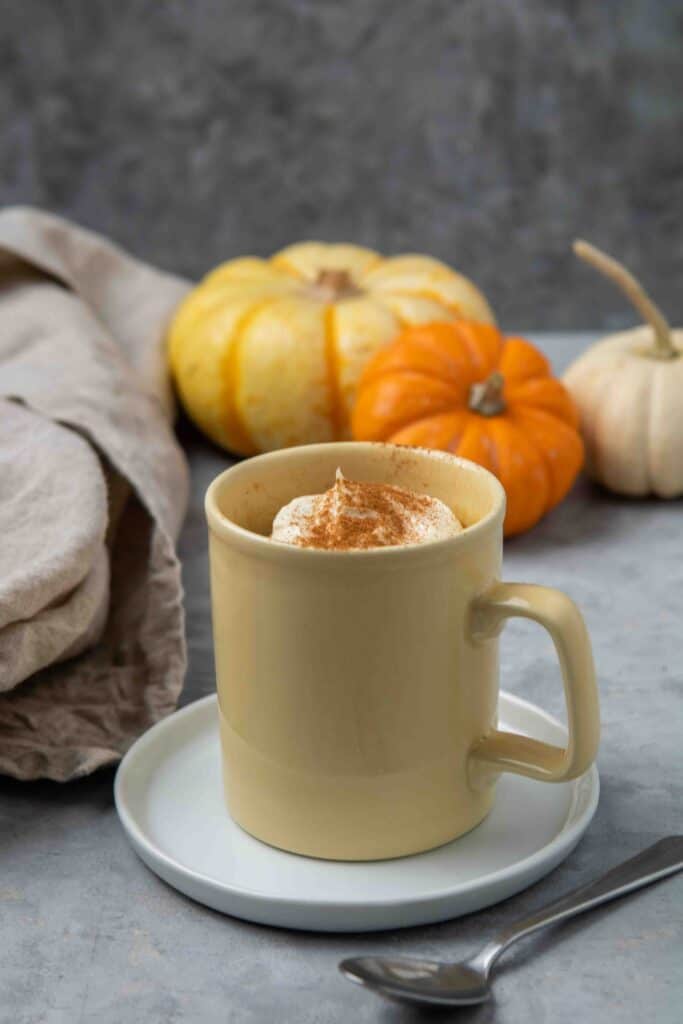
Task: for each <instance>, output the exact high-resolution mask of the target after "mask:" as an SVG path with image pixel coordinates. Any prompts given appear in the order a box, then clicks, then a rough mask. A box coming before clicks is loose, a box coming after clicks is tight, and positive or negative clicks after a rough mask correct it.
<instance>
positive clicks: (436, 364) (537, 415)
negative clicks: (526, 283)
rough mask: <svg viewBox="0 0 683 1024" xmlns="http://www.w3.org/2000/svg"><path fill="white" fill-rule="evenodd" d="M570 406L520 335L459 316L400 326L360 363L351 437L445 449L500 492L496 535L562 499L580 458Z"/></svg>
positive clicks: (523, 526) (521, 526)
mask: <svg viewBox="0 0 683 1024" xmlns="http://www.w3.org/2000/svg"><path fill="white" fill-rule="evenodd" d="M578 422H579V421H578V414H577V411H576V408H575V406H574V403H573V401H572V399H571V397H570V395H569V393H568V391H567V390H566V389H565V388H564V386H563V385H562V384H561V383H560V381H559V380H556V379H555V378H554V377H553V376H552V375H551V370H550V364H549V362H548V360H547V359H546V357H545V356H544V355H543V354H542V353H541V352H539V351H538V349H536V348H534V346H533V345H532V344H530V342H528V341H525V340H524V339H523V338H512V337H511V338H506V337H504V336H503V335H502V334H501V333H500V331H499V330H498V329H497V328H496V327H493V326H492V325H490V324H484V323H473V322H470V321H466V320H460V321H455V322H453V323H433V324H426V325H421V326H416V327H408V328H407V329H406V330H404V331H403V333H402V334H401V335H399V337H398V338H397V339H396V341H395V342H393V343H392V344H391V345H389V346H388V347H387V348H385V349H383V350H381V351H380V352H378V353H377V355H376V356H375V357H374V358H373V359H372V360H371V361H370V362H369V363H368V365H367V367H366V368H365V371H364V373H363V375H362V376H361V379H360V383H359V389H358V397H357V401H356V405H355V409H354V413H353V419H352V428H353V434H354V437H355V438H356V439H357V440H359V441H391V442H393V443H394V444H405V445H418V446H422V447H425V448H439V449H442V450H444V451H449V452H454V453H455V454H456V455H460V456H462V457H463V458H466V459H472V460H473V461H474V462H478V463H479V464H480V465H482V466H485V467H486V468H487V469H490V470H491V472H492V473H495V475H496V476H497V477H498V479H499V480H500V482H501V483H502V484H503V487H504V488H505V491H506V493H507V515H506V517H505V534H506V536H510V535H511V534H515V533H521V532H522V531H523V530H527V529H529V527H531V526H533V525H534V524H535V523H537V522H538V520H539V519H540V518H541V517H542V516H544V515H545V514H546V512H548V511H549V510H550V509H551V508H553V507H554V506H555V505H557V503H558V502H559V501H561V500H562V498H564V496H565V495H566V493H567V491H568V490H569V488H570V487H571V485H572V483H573V482H574V479H575V478H576V475H577V473H578V472H579V470H580V468H581V465H582V463H583V443H582V441H581V437H580V435H579V433H578Z"/></svg>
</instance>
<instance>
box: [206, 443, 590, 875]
mask: <svg viewBox="0 0 683 1024" xmlns="http://www.w3.org/2000/svg"><path fill="white" fill-rule="evenodd" d="M338 466H339V467H341V469H342V471H343V472H344V475H345V476H347V477H349V478H350V479H353V480H367V481H375V482H383V483H387V484H395V485H398V486H400V487H405V488H410V489H412V490H415V491H418V492H421V493H424V494H430V495H432V496H433V497H436V498H440V499H441V500H442V501H444V502H445V503H446V504H447V505H449V506H450V507H451V508H452V509H453V511H454V512H455V513H456V515H457V516H458V518H459V519H460V520H461V522H462V523H463V524H464V525H465V526H466V527H467V529H466V530H465V531H464V532H463V533H461V534H459V535H457V536H455V537H452V538H449V539H446V540H441V541H436V542H433V543H428V544H422V545H410V546H403V547H392V548H381V549H375V550H369V551H320V550H313V549H307V548H298V547H294V546H291V545H286V544H279V543H274V542H272V541H271V540H269V539H268V534H269V532H270V528H271V524H272V521H273V517H274V516H275V514H276V512H277V511H278V510H279V509H280V508H281V507H282V506H283V505H285V504H287V503H288V502H289V501H291V500H292V498H294V497H298V496H299V495H302V494H315V493H321V492H323V491H325V490H326V489H327V488H328V487H330V486H331V484H332V483H333V481H334V476H335V471H336V469H337V467H338ZM504 511H505V494H504V491H503V488H502V487H501V485H500V483H499V482H498V481H497V480H496V478H495V477H494V476H493V475H492V474H490V473H488V472H487V471H486V470H484V469H482V468H481V467H480V466H477V465H475V464H474V463H471V462H468V461H466V460H463V459H458V458H455V457H454V456H451V455H448V454H444V453H440V452H435V451H428V450H425V449H419V448H405V447H400V448H399V447H395V446H392V445H382V444H360V443H352V442H350V443H339V444H323V445H310V446H305V447H301V448H290V449H284V450H282V451H277V452H272V453H270V454H267V455H261V456H258V457H256V458H252V459H249V460H248V461H245V462H241V463H239V464H238V465H236V466H234V467H233V468H231V469H228V470H226V472H224V473H222V474H221V475H220V476H219V477H217V479H216V480H214V481H213V483H212V484H211V486H210V487H209V489H208V492H207V495H206V513H207V517H208V522H209V534H210V536H209V540H210V563H211V600H212V614H213V631H214V645H215V655H216V672H217V688H218V703H219V709H220V711H219V714H220V735H221V746H222V756H223V768H224V772H223V774H224V784H225V793H226V799H227V804H228V809H229V811H230V813H231V815H232V817H233V818H234V820H235V821H236V822H237V823H238V824H239V825H241V826H242V827H243V828H244V829H245V830H246V831H247V832H249V833H251V834H252V835H254V836H256V837H257V838H259V839H261V840H264V841H265V842H267V843H270V844H272V845H273V846H277V847H280V848H282V849H285V850H291V851H294V852H296V853H301V854H307V855H309V856H313V857H325V858H332V859H339V860H373V859H377V858H385V857H399V856H404V855H406V854H412V853H416V852H418V851H423V850H428V849H431V848H432V847H436V846H439V845H441V844H442V843H446V842H449V841H450V840H452V839H455V838H456V837H457V836H460V835H462V834H463V833H465V832H467V831H469V830H470V829H471V828H473V827H474V826H475V825H477V824H478V823H479V822H480V821H481V820H482V819H483V818H484V817H485V816H486V814H487V813H488V811H489V810H490V808H491V806H492V803H493V798H494V789H495V782H496V778H497V777H498V775H499V774H500V772H501V771H509V772H516V773H518V774H521V775H527V776H529V777H531V778H534V779H539V780H541V781H545V782H562V781H564V780H567V779H571V778H573V777H575V776H577V775H580V774H581V773H582V772H584V771H585V770H586V769H587V768H588V767H589V765H590V764H591V762H592V761H593V759H594V757H595V754H596V751H597V746H598V736H599V712H598V699H597V692H596V686H595V676H594V670H593V662H592V656H591V649H590V643H589V640H588V636H587V633H586V629H585V626H584V623H583V619H582V617H581V614H580V612H579V611H578V609H577V608H576V606H575V605H574V604H573V602H572V601H571V600H570V599H569V598H568V597H566V596H565V595H564V594H562V593H561V592H559V591H557V590H552V589H549V588H547V587H540V586H534V585H530V584H519V583H501V582H500V579H499V576H500V568H501V561H502V524H503V516H504ZM513 616H522V617H525V618H529V619H533V620H535V621H536V622H539V623H540V624H541V625H543V626H544V627H545V628H546V629H547V630H548V632H549V633H550V635H551V637H552V639H553V641H554V643H555V647H556V649H557V654H558V657H559V661H560V665H561V668H562V675H563V679H564V689H565V697H566V705H567V720H568V729H569V738H568V744H567V748H566V749H561V748H559V747H554V746H550V745H549V744H547V743H543V742H541V741H540V740H535V739H532V738H528V737H524V736H520V735H517V734H514V733H508V732H503V731H499V730H498V729H497V705H498V640H497V637H498V634H499V632H500V630H501V628H502V626H503V623H504V622H505V620H506V619H508V618H511V617H513Z"/></svg>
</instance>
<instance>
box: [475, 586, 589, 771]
mask: <svg viewBox="0 0 683 1024" xmlns="http://www.w3.org/2000/svg"><path fill="white" fill-rule="evenodd" d="M517 616H519V617H521V618H524V619H532V620H533V621H534V622H539V623H540V624H541V625H542V626H544V627H545V629H547V630H548V632H549V633H550V636H551V637H552V640H553V643H554V644H555V650H556V651H557V656H558V658H559V661H560V667H561V669H562V679H563V682H564V693H565V700H566V703H567V724H568V727H569V730H568V731H569V741H568V743H567V748H566V750H563V749H562V747H554V746H552V745H551V744H549V743H543V742H542V741H541V740H535V739H531V738H530V737H527V736H521V735H519V734H518V733H513V732H503V731H500V730H498V729H494V730H493V731H492V732H490V733H488V735H486V736H483V737H482V738H481V739H480V740H478V741H477V742H476V743H475V745H474V747H473V748H472V750H471V752H470V757H471V758H472V759H473V760H474V761H477V762H480V764H481V766H482V767H485V768H486V767H488V768H493V769H495V770H497V771H504V772H514V773H515V774H516V775H527V776H528V777H529V778H530V779H539V780H540V781H542V782H565V781H566V780H568V779H574V778H576V776H577V775H581V774H582V773H583V772H585V771H586V769H587V768H588V767H589V766H590V765H591V764H592V762H593V761H594V759H595V755H596V753H597V750H598V741H599V738H600V711H599V707H598V692H597V687H596V684H595V669H594V667H593V655H592V653H591V645H590V640H589V638H588V633H587V631H586V626H585V623H584V621H583V617H582V615H581V612H580V611H579V609H578V608H577V607H576V605H575V604H574V602H573V601H572V600H571V599H570V598H569V597H567V595H566V594H563V593H562V592H561V591H560V590H554V589H553V588H551V587H540V586H536V585H535V584H532V583H495V584H494V585H493V586H492V587H491V588H490V589H489V590H487V591H486V592H485V593H484V594H482V595H480V596H479V597H478V598H476V599H475V601H474V602H473V604H472V606H471V617H470V635H471V638H472V640H473V642H475V643H480V642H482V641H485V640H490V639H492V638H493V637H496V636H498V634H499V633H500V631H501V629H502V628H503V625H504V624H505V620H506V619H510V618H513V617H517Z"/></svg>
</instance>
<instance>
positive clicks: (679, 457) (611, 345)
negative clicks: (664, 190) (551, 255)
mask: <svg viewBox="0 0 683 1024" xmlns="http://www.w3.org/2000/svg"><path fill="white" fill-rule="evenodd" d="M574 251H575V252H576V254H577V256H579V257H580V258H581V259H584V260H586V262H588V263H591V264H592V265H593V266H595V267H596V268H597V269H598V270H600V271H601V272H602V273H604V274H605V275H606V276H607V277H609V278H611V279H612V280H613V281H614V282H615V283H616V284H617V285H618V286H619V287H620V288H621V289H622V291H623V292H624V293H625V294H626V295H627V296H628V298H629V299H630V300H631V302H632V303H633V304H634V306H635V307H636V308H637V309H638V310H639V312H640V313H641V315H642V316H643V318H644V319H645V320H646V321H647V323H648V326H646V327H636V328H635V329H634V330H630V331H623V332H622V333H620V334H612V335H609V336H608V337H606V338H603V339H602V341H599V342H597V344H595V345H592V346H591V347H590V348H589V349H587V350H586V352H584V353H583V355H582V356H580V357H579V358H578V359H577V360H576V362H575V363H573V364H572V366H570V368H569V369H568V370H567V372H566V374H565V375H564V383H565V384H566V386H567V388H568V389H569V391H570V392H571V393H572V396H573V398H574V400H575V402H576V404H577V406H578V409H579V415H580V418H581V432H582V434H583V439H584V442H585V445H586V466H585V468H586V472H587V473H588V475H589V476H591V477H592V478H593V479H594V480H597V481H598V482H599V483H601V484H603V485H604V486H605V487H607V488H609V489H610V490H611V491H615V492H616V493H617V494H626V495H631V496H633V497H642V496H645V495H648V494H655V495H656V496H657V497H659V498H675V497H678V496H679V495H681V494H683V330H672V329H671V327H670V326H669V324H668V323H667V322H666V320H665V319H664V317H663V316H662V314H661V312H660V311H659V310H658V309H657V307H656V306H655V305H654V303H653V302H652V301H651V300H650V299H649V298H648V296H647V295H646V294H645V292H644V291H643V289H642V288H641V286H640V285H639V284H638V282H637V281H636V280H635V278H634V277H633V276H632V275H631V274H630V273H629V272H628V271H627V270H626V268H625V267H623V266H622V265H621V264H620V263H617V261H616V260H613V259H612V258H611V257H609V256H607V255H605V254H604V253H602V252H600V250H599V249H596V248H595V247H594V246H592V245H589V244H588V243H587V242H581V241H578V242H575V243H574Z"/></svg>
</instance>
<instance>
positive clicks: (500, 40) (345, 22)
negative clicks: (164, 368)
mask: <svg viewBox="0 0 683 1024" xmlns="http://www.w3.org/2000/svg"><path fill="white" fill-rule="evenodd" d="M682 44H683V3H682V2H680V0H574V2H571V0H564V2H544V0H412V2H409V0H334V2H333V0H184V2H183V0H163V2H157V0H117V2H116V3H112V2H111V0H2V2H0V202H2V203H25V202H30V203H36V204H39V205H41V206H45V207H48V208H50V209H52V210H55V211H58V212H61V213H63V214H65V215H68V216H70V217H74V218H76V219H77V220H79V221H81V222H82V223H84V224H87V225H89V226H92V227H94V228H97V229H99V230H102V231H105V232H108V233H109V234H110V235H111V236H113V237H114V238H115V239H117V240H118V241H119V242H121V243H122V244H123V245H125V246H127V247H129V248H130V249H131V250H133V251H134V252H136V253H138V254H139V255H141V256H143V257H145V258H147V259H150V260H152V261H154V262H156V263H158V264H160V265H162V266H164V267H167V268H170V269H174V270H176V271H179V272H181V273H185V274H188V275H191V276H198V275H200V274H201V273H202V272H203V271H204V270H206V269H207V268H208V267H209V266H211V265H212V264H214V263H216V262H218V261H220V260H221V259H224V258H226V257H229V256H233V255H237V254H241V253H245V252H254V253H257V254H263V255H265V254H267V253H269V252H270V251H271V250H273V249H275V248H277V247H280V246H282V245H284V244H287V243H289V242H291V241H294V240H298V239H301V238H315V237H319V238H323V239H344V240H353V241H357V242H361V243H365V244H368V245H370V246H374V247H378V248H380V249H383V250H386V251H390V252H398V251H402V250H413V251H425V252H431V253H433V254H434V255H436V256H439V257H441V258H443V259H445V260H448V261H450V262H452V263H453V264H454V265H456V266H457V267H458V268H460V269H462V270H464V271H465V272H466V273H468V274H469V275H470V276H472V277H473V278H474V279H475V280H476V281H477V282H478V283H479V284H480V285H481V286H482V287H483V288H484V289H485V291H486V292H487V293H488V295H489V297H490V299H491V301H492V302H493V304H494V306H495V307H496V309H497V311H498V313H499V316H500V318H501V320H502V321H503V322H505V323H507V324H508V325H510V326H515V327H518V328H530V327H546V328H561V327H582V326H583V327H588V326H596V325H599V324H604V325H608V326H609V325H615V324H620V323H627V322H629V321H630V319H631V317H630V315H629V313H628V310H627V308H626V307H625V305H624V303H623V302H622V301H621V300H620V298H619V297H618V296H617V295H616V294H615V293H614V292H613V291H612V290H611V289H610V288H609V287H608V286H607V285H606V284H605V285H604V286H603V285H602V284H601V283H600V282H598V281H597V280H596V279H595V278H594V277H592V276H591V273H590V272H589V271H588V270H587V269H584V268H581V267H578V266H576V265H575V264H574V261H573V258H572V257H571V256H570V255H569V250H568V246H569V243H570V241H571V239H572V237H573V236H574V235H576V234H583V235H585V236H586V237H588V238H590V239H591V240H593V241H595V242H596V243H599V244H601V245H604V246H605V247H607V248H608V249H610V250H611V251H613V252H614V253H615V254H618V255H620V256H621V257H622V258H624V259H625V260H626V261H627V262H628V263H629V264H630V265H631V266H632V268H633V269H634V270H636V271H637V272H638V273H640V274H642V276H643V278H644V279H645V280H646V282H647V283H648V285H649V286H650V287H651V289H652V291H653V293H654V294H655V296H656V297H657V298H658V299H659V300H660V302H661V304H662V305H663V306H664V307H665V309H666V310H667V311H668V313H669V314H670V316H671V317H672V318H673V319H675V320H678V321H679V322H681V321H683V288H681V282H682V280H683V223H682V221H683V57H682Z"/></svg>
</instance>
